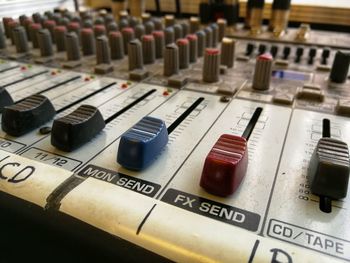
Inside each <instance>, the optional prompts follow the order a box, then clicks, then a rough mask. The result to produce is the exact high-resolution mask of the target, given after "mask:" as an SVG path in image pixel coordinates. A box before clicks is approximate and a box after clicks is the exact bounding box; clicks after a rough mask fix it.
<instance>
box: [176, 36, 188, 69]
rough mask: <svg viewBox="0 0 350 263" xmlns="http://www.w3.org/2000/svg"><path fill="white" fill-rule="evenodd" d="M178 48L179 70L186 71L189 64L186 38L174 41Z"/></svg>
mask: <svg viewBox="0 0 350 263" xmlns="http://www.w3.org/2000/svg"><path fill="white" fill-rule="evenodd" d="M176 44H177V46H178V48H179V62H180V63H179V66H180V69H186V68H188V66H189V63H190V45H189V41H188V40H187V39H186V38H180V39H178V40H177V41H176Z"/></svg>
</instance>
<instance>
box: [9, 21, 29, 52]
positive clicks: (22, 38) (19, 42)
mask: <svg viewBox="0 0 350 263" xmlns="http://www.w3.org/2000/svg"><path fill="white" fill-rule="evenodd" d="M12 34H13V39H14V41H15V45H16V51H17V53H26V52H28V50H29V48H28V39H27V34H26V30H25V29H24V27H23V26H19V27H16V28H15V29H13V32H12Z"/></svg>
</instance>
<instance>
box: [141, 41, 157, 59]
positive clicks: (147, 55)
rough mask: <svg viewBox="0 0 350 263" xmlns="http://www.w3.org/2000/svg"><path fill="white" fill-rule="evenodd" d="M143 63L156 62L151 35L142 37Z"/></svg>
mask: <svg viewBox="0 0 350 263" xmlns="http://www.w3.org/2000/svg"><path fill="white" fill-rule="evenodd" d="M142 51H143V62H144V63H145V64H153V63H154V61H155V60H156V46H155V41H154V37H153V35H144V36H143V37H142Z"/></svg>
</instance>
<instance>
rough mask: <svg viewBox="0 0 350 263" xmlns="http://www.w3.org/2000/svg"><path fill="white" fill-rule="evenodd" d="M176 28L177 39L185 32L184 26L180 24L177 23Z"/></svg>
mask: <svg viewBox="0 0 350 263" xmlns="http://www.w3.org/2000/svg"><path fill="white" fill-rule="evenodd" d="M173 28H174V34H175V41H176V40H178V39H180V38H182V36H183V32H182V26H181V25H179V24H176V25H174V26H173Z"/></svg>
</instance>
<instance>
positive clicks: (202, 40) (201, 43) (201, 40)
mask: <svg viewBox="0 0 350 263" xmlns="http://www.w3.org/2000/svg"><path fill="white" fill-rule="evenodd" d="M196 35H197V41H198V53H197V54H198V57H203V54H204V50H205V46H206V34H205V32H204V31H203V30H200V31H197V33H196Z"/></svg>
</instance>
